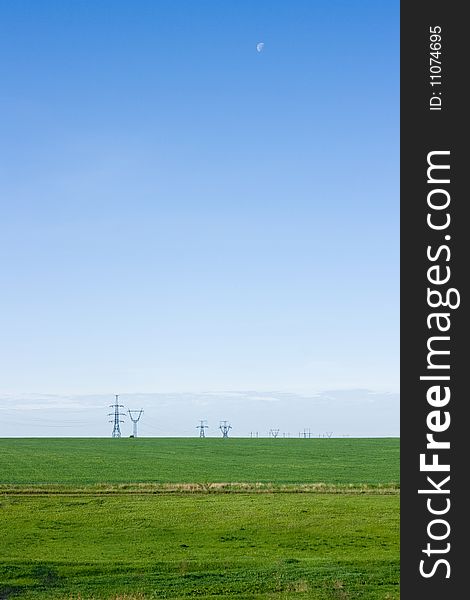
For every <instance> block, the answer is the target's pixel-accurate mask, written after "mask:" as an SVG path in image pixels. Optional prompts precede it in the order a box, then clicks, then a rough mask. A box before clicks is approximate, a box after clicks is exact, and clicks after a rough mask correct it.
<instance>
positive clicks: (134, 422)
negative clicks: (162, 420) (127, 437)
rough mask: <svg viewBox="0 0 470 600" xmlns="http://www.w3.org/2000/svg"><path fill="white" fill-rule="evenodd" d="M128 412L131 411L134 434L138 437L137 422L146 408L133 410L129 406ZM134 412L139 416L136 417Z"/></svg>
mask: <svg viewBox="0 0 470 600" xmlns="http://www.w3.org/2000/svg"><path fill="white" fill-rule="evenodd" d="M127 412H128V413H129V417H130V420H131V421H132V436H133V437H135V438H136V437H137V423H138V422H139V419H140V417H141V416H142V413H143V412H144V409H143V408H141V409H140V410H131V409H130V408H129V409H128V411H127ZM133 413H135V414H136V415H137V416H136V417H134V416H133Z"/></svg>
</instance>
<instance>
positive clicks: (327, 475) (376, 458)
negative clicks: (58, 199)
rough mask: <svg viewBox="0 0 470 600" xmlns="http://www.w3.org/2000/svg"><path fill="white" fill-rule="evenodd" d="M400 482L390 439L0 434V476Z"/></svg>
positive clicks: (5, 479)
mask: <svg viewBox="0 0 470 600" xmlns="http://www.w3.org/2000/svg"><path fill="white" fill-rule="evenodd" d="M398 481H399V441H398V439H397V438H392V439H377V438H375V439H347V438H343V439H323V438H322V439H318V438H316V439H315V438H312V439H240V438H232V439H230V438H229V439H227V440H224V439H217V438H206V439H198V438H196V439H194V438H137V439H131V438H122V439H119V440H113V439H71V438H68V439H65V438H56V439H37V438H36V439H2V440H0V483H8V484H10V483H18V484H38V483H63V484H66V483H67V484H73V485H77V484H93V483H101V482H108V483H122V482H161V483H165V482H170V483H186V482H263V483H267V482H271V483H278V484H282V483H293V484H297V483H317V482H324V483H332V484H349V483H354V484H357V483H368V484H383V483H397V482H398Z"/></svg>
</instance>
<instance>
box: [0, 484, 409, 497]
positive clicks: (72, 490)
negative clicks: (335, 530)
mask: <svg viewBox="0 0 470 600" xmlns="http://www.w3.org/2000/svg"><path fill="white" fill-rule="evenodd" d="M172 493H174V494H193V493H197V494H201V493H206V494H234V493H235V494H236V493H238V494H246V493H250V494H253V493H259V494H279V493H289V494H292V493H298V494H311V493H315V494H377V495H390V494H392V495H393V494H399V493H400V486H399V484H397V483H389V484H378V485H371V484H349V485H344V484H338V485H334V484H326V483H302V484H272V483H129V484H127V483H117V484H112V483H110V484H108V483H99V484H90V485H67V484H60V485H59V484H52V483H51V484H49V483H44V484H35V485H26V484H21V485H19V484H18V485H15V484H0V495H7V494H8V495H19V496H21V495H60V494H67V495H70V494H172Z"/></svg>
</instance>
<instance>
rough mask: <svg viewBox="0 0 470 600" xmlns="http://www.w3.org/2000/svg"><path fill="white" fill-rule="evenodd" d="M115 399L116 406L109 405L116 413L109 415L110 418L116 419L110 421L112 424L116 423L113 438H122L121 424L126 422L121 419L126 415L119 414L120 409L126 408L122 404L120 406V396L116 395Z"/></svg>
mask: <svg viewBox="0 0 470 600" xmlns="http://www.w3.org/2000/svg"><path fill="white" fill-rule="evenodd" d="M115 398H116V400H115V402H114V404H110V405H109V407H110V408H114V412H112V413H109V414H108V417H114V418H113V419H111V420H110V421H109V422H110V423H114V426H113V433H112V437H113V438H120V437H121V429H120V427H119V423H124V421H123V420H122V419H120V418H119V417H123V416H124V414H125V413H122V412H119V409H120V408H124V406H123V405H122V404H118V402H119V395H118V394H115Z"/></svg>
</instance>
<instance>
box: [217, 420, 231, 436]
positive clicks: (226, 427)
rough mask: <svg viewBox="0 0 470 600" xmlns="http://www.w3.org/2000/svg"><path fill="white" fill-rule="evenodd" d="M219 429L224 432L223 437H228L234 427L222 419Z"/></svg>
mask: <svg viewBox="0 0 470 600" xmlns="http://www.w3.org/2000/svg"><path fill="white" fill-rule="evenodd" d="M219 429H220V431H221V432H222V437H223V438H228V432H229V430H230V429H232V426H231V425H228V424H227V421H221V422H220V425H219Z"/></svg>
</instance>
